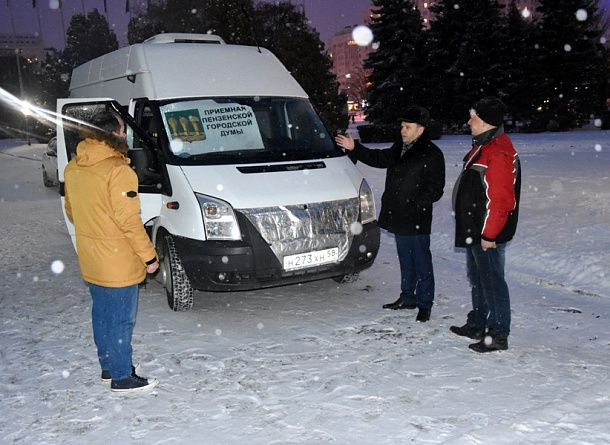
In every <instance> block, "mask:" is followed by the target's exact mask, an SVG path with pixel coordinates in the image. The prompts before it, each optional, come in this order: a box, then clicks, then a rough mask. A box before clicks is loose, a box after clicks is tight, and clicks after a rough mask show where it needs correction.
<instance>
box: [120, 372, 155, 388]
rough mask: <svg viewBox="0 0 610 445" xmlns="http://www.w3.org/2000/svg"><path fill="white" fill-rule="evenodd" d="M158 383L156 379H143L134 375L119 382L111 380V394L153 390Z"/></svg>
mask: <svg viewBox="0 0 610 445" xmlns="http://www.w3.org/2000/svg"><path fill="white" fill-rule="evenodd" d="M158 384H159V382H158V381H157V379H145V378H142V377H140V376H138V375H136V374H132V375H130V376H129V377H127V378H125V379H121V380H113V381H112V382H111V383H110V390H111V391H112V392H138V391H145V390H147V389H151V388H154V387H155V386H157V385H158Z"/></svg>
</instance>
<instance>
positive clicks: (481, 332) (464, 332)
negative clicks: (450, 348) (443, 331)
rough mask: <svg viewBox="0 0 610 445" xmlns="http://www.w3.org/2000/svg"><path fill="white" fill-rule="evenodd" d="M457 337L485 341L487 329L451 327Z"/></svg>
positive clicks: (465, 326) (466, 325)
mask: <svg viewBox="0 0 610 445" xmlns="http://www.w3.org/2000/svg"><path fill="white" fill-rule="evenodd" d="M449 330H450V331H451V332H453V333H454V334H455V335H459V336H461V337H468V338H472V339H473V340H483V339H484V338H485V328H474V327H472V326H468V324H465V325H464V326H459V327H458V326H451V327H450V328H449Z"/></svg>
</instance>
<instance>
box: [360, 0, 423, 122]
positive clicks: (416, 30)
mask: <svg viewBox="0 0 610 445" xmlns="http://www.w3.org/2000/svg"><path fill="white" fill-rule="evenodd" d="M373 5H374V6H375V8H376V9H374V11H373V12H374V17H373V21H372V23H371V30H372V31H373V35H374V38H375V45H376V46H377V49H376V51H374V52H372V53H371V54H370V55H369V56H368V58H367V60H366V61H365V63H364V68H365V69H371V70H372V72H371V75H370V76H369V77H368V80H369V81H370V82H371V85H370V87H369V89H368V100H369V106H368V108H367V110H366V114H367V116H368V121H369V122H371V123H373V124H375V125H377V126H380V127H388V129H390V128H391V129H395V128H397V119H398V118H399V117H400V115H401V112H402V111H404V109H405V108H406V107H408V106H409V105H413V104H418V105H421V106H426V107H428V106H429V104H428V97H427V94H426V90H425V83H424V81H423V78H422V74H423V73H422V70H421V67H422V66H423V61H424V59H425V58H426V56H425V55H424V54H423V51H422V50H423V36H424V31H423V19H422V16H421V13H420V11H419V9H417V8H416V7H415V6H414V4H413V2H411V1H410V0H373Z"/></svg>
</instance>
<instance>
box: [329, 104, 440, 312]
mask: <svg viewBox="0 0 610 445" xmlns="http://www.w3.org/2000/svg"><path fill="white" fill-rule="evenodd" d="M399 121H400V122H401V124H400V134H401V137H402V141H401V142H397V143H395V144H394V145H392V146H391V147H390V148H387V149H380V150H371V149H369V148H367V147H365V146H363V145H362V144H360V143H359V142H356V141H354V139H352V137H351V136H349V135H348V136H343V135H338V136H337V137H336V138H335V142H336V143H337V145H339V146H340V147H343V148H345V149H346V150H349V151H350V154H349V156H350V158H352V159H356V160H359V161H361V162H364V163H365V164H367V165H369V166H371V167H377V168H385V169H387V173H386V180H385V190H384V193H383V195H382V197H381V211H380V214H379V226H380V227H381V228H383V229H386V230H387V231H388V232H390V233H393V234H394V236H395V239H396V248H397V251H398V259H399V261H400V273H401V282H400V283H401V284H400V289H401V292H400V297H399V298H398V300H396V301H395V302H394V303H390V304H384V305H383V308H384V309H415V308H419V312H418V314H417V321H419V322H422V323H423V322H426V321H428V320H429V319H430V312H431V309H432V305H433V304H434V270H433V267H432V254H431V252H430V232H431V226H432V204H433V203H434V202H436V201H438V200H439V199H440V198H441V196H443V188H444V187H445V158H444V156H443V152H442V151H441V150H440V149H439V148H438V147H437V146H436V145H435V144H434V143H433V142H432V141H431V140H430V137H429V136H428V132H427V131H426V127H428V126H429V125H430V114H429V113H428V110H426V109H425V108H422V107H418V106H413V107H410V108H408V109H407V110H406V111H405V112H404V113H403V116H402V117H401V118H400V119H399Z"/></svg>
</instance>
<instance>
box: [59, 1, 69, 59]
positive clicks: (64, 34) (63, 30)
mask: <svg viewBox="0 0 610 445" xmlns="http://www.w3.org/2000/svg"><path fill="white" fill-rule="evenodd" d="M58 1H59V14H60V16H61V30H62V32H63V36H64V49H66V45H67V43H68V42H67V41H66V23H65V22H64V9H63V8H62V7H61V0H58Z"/></svg>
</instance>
